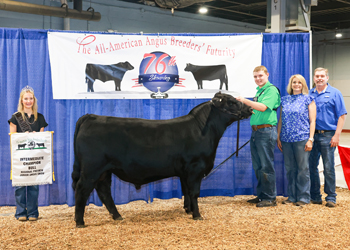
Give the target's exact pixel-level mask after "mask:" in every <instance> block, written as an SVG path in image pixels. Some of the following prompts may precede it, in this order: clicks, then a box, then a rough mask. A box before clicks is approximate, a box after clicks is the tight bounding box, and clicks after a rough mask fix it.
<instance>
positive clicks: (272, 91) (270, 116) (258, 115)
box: [250, 82, 281, 126]
mask: <svg viewBox="0 0 350 250" xmlns="http://www.w3.org/2000/svg"><path fill="white" fill-rule="evenodd" d="M271 86H272V87H271ZM256 89H257V92H256V95H255V96H259V95H260V93H261V92H263V93H262V94H261V95H260V96H259V97H258V102H260V103H262V104H265V105H266V107H267V109H266V110H265V111H264V112H261V111H258V110H255V109H254V114H252V116H251V118H250V125H262V124H271V125H274V126H275V125H277V122H278V121H277V112H276V111H275V110H273V109H277V108H278V107H279V106H280V104H281V96H280V94H279V92H278V89H277V88H276V87H274V86H273V85H272V84H271V83H270V82H267V83H266V84H265V85H264V86H263V87H262V88H260V87H259V86H258V87H257V88H256Z"/></svg>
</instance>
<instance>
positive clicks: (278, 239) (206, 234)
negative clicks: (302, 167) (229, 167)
mask: <svg viewBox="0 0 350 250" xmlns="http://www.w3.org/2000/svg"><path fill="white" fill-rule="evenodd" d="M337 194H338V196H337V206H336V207H335V208H328V207H326V206H325V202H324V203H323V205H313V204H310V205H306V206H302V207H298V206H294V205H293V204H288V205H283V204H281V202H282V201H283V200H284V199H286V198H285V197H278V198H277V202H278V205H277V206H276V207H266V208H257V207H255V205H254V204H249V203H247V202H246V201H247V200H248V199H251V198H252V197H253V196H235V197H221V196H216V197H204V198H199V209H200V212H201V214H202V217H203V218H204V220H202V221H195V220H193V219H192V216H191V215H188V214H186V213H185V212H184V209H183V208H182V207H183V199H182V200H180V199H170V200H159V199H155V201H154V202H153V203H150V204H148V203H146V202H144V201H134V202H130V203H129V204H125V205H118V206H117V208H118V211H119V213H120V214H121V215H122V216H123V218H124V220H122V221H114V220H113V219H112V217H111V216H110V215H109V214H108V211H107V209H106V208H105V207H98V206H95V205H89V206H87V207H86V210H85V217H84V218H85V225H86V228H76V227H75V222H74V207H68V206H67V205H58V206H56V205H52V206H48V207H39V213H40V216H39V220H38V221H35V222H31V221H26V222H20V221H17V220H16V219H15V218H14V212H15V207H0V249H91V250H92V249H141V250H146V249H169V250H172V249H324V248H326V249H350V243H349V239H350V222H349V219H350V191H349V190H347V189H338V188H337ZM323 197H324V195H323Z"/></svg>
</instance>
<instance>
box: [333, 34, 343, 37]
mask: <svg viewBox="0 0 350 250" xmlns="http://www.w3.org/2000/svg"><path fill="white" fill-rule="evenodd" d="M342 36H343V34H342V33H337V34H335V37H336V38H341V37H342Z"/></svg>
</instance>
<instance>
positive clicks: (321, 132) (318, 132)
mask: <svg viewBox="0 0 350 250" xmlns="http://www.w3.org/2000/svg"><path fill="white" fill-rule="evenodd" d="M333 131H335V130H317V129H316V130H315V134H323V133H325V132H333Z"/></svg>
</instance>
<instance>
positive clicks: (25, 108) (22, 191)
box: [8, 86, 48, 221]
mask: <svg viewBox="0 0 350 250" xmlns="http://www.w3.org/2000/svg"><path fill="white" fill-rule="evenodd" d="M8 123H9V124H10V133H16V132H22V133H23V132H25V133H30V132H33V133H35V132H43V131H44V128H45V127H46V126H47V125H48V124H47V123H46V121H45V118H44V116H43V115H42V114H40V113H38V104H37V99H36V98H35V96H34V90H33V89H32V88H31V87H29V86H26V87H25V88H23V89H22V91H21V94H20V97H19V100H18V112H16V113H14V114H13V115H12V117H11V119H10V120H8ZM38 196H39V186H38V185H34V186H22V187H19V186H17V187H15V197H16V207H17V209H16V214H15V217H16V219H17V220H19V221H26V220H27V219H28V220H30V221H36V220H37V219H38V216H39V211H38Z"/></svg>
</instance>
